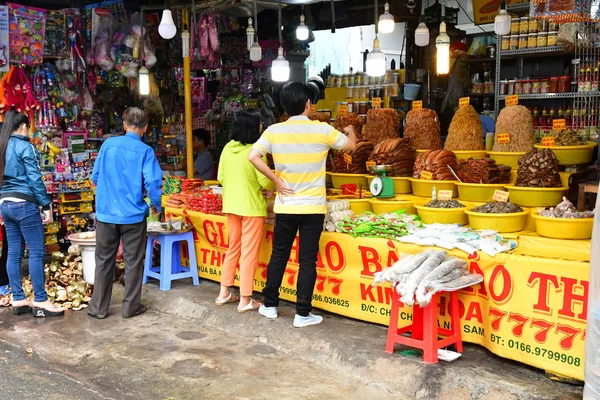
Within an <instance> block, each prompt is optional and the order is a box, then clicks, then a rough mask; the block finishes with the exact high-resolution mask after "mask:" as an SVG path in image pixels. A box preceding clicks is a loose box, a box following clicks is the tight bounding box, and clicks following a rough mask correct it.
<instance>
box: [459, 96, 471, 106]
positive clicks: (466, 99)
mask: <svg viewBox="0 0 600 400" xmlns="http://www.w3.org/2000/svg"><path fill="white" fill-rule="evenodd" d="M469 104H471V98H470V97H461V98H460V100H459V101H458V106H459V107H465V106H468V105H469Z"/></svg>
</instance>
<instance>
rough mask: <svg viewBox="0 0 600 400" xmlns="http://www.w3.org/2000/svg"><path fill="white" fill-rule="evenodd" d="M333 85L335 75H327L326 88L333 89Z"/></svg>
mask: <svg viewBox="0 0 600 400" xmlns="http://www.w3.org/2000/svg"><path fill="white" fill-rule="evenodd" d="M333 85H335V75H329V76H328V77H327V87H333Z"/></svg>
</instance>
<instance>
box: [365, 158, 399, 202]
mask: <svg viewBox="0 0 600 400" xmlns="http://www.w3.org/2000/svg"><path fill="white" fill-rule="evenodd" d="M369 171H371V172H373V173H375V174H377V176H376V177H375V178H373V180H372V181H371V188H370V189H371V194H372V195H373V196H375V197H378V198H381V199H385V198H390V197H394V196H395V194H394V180H393V179H392V178H388V177H387V176H386V174H387V173H388V172H391V171H392V166H391V165H372V166H369Z"/></svg>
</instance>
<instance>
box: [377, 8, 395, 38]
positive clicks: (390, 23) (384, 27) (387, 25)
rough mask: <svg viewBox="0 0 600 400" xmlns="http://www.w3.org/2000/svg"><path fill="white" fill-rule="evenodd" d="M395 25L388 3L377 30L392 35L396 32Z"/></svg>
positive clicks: (380, 17)
mask: <svg viewBox="0 0 600 400" xmlns="http://www.w3.org/2000/svg"><path fill="white" fill-rule="evenodd" d="M394 25H395V21H394V16H393V15H392V14H390V5H389V4H388V3H387V2H386V3H385V6H384V12H383V14H381V15H380V16H379V23H378V24H377V29H378V30H379V32H381V33H392V32H394Z"/></svg>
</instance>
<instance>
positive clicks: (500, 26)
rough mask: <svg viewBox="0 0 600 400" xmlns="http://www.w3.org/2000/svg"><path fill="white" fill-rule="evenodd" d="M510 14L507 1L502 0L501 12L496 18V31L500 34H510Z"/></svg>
mask: <svg viewBox="0 0 600 400" xmlns="http://www.w3.org/2000/svg"><path fill="white" fill-rule="evenodd" d="M510 22H511V18H510V15H508V13H507V12H506V3H505V2H502V5H501V6H500V12H499V13H498V15H496V18H494V32H495V33H496V35H498V36H503V35H508V34H509V33H510Z"/></svg>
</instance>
